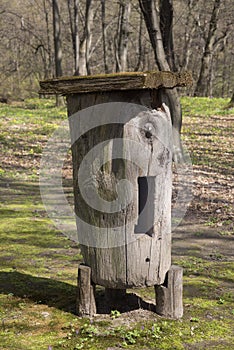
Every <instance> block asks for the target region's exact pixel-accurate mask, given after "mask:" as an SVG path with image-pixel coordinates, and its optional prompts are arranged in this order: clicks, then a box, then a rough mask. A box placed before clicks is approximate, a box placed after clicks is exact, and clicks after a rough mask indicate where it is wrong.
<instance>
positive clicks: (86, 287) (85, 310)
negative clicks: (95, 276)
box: [76, 265, 97, 316]
mask: <svg viewBox="0 0 234 350" xmlns="http://www.w3.org/2000/svg"><path fill="white" fill-rule="evenodd" d="M94 295H95V285H94V284H93V283H92V281H91V268H90V267H89V266H86V265H80V266H79V268H78V287H77V304H76V305H77V314H78V315H79V316H93V315H94V314H96V312H97V310H96V302H95V296H94Z"/></svg>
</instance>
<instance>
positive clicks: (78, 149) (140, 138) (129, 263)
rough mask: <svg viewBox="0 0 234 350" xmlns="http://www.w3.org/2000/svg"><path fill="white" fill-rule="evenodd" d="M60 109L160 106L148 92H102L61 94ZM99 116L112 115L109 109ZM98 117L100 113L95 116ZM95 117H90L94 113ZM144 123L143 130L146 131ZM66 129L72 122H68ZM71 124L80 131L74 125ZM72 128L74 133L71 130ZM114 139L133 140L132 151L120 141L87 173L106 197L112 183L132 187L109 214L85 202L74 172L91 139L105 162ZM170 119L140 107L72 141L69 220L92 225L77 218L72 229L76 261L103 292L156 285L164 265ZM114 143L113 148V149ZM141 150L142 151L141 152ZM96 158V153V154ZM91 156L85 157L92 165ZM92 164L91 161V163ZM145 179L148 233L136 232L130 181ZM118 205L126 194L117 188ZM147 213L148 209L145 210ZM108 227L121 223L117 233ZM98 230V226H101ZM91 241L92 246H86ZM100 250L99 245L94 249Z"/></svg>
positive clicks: (90, 146)
mask: <svg viewBox="0 0 234 350" xmlns="http://www.w3.org/2000/svg"><path fill="white" fill-rule="evenodd" d="M67 102H68V114H69V115H70V116H71V115H72V114H74V113H76V112H78V111H81V110H83V109H85V108H87V107H89V106H92V105H98V104H100V103H105V102H131V103H136V104H140V105H144V106H147V107H150V108H152V107H153V108H155V106H158V105H159V104H160V101H159V100H158V97H157V92H156V90H154V91H151V90H149V89H148V90H140V91H137V92H134V91H133V90H131V91H116V92H115V91H110V92H105V93H102V94H100V93H88V94H75V95H69V96H68V98H67ZM105 113H107V114H108V113H112V111H111V110H109V111H108V108H107V111H106V112H105ZM104 117H105V116H104V115H103V118H104ZM94 118H95V116H94ZM148 126H150V127H151V135H150V134H148V132H149V131H148V129H147V128H148ZM71 127H72V126H71ZM78 127H79V128H81V129H82V128H83V126H82V125H81V124H80V125H79V126H78ZM71 132H72V133H74V132H75V131H74V130H71ZM116 139H127V140H130V141H131V142H132V143H135V144H136V145H138V148H137V152H135V155H134V154H132V148H133V147H132V144H130V145H129V144H128V143H124V142H123V145H122V148H121V150H120V151H121V152H122V157H121V158H122V159H119V160H117V159H116V160H112V161H108V162H106V164H105V166H103V167H101V168H98V166H97V168H95V176H94V178H93V179H91V183H90V184H89V185H90V187H87V193H89V191H90V189H91V188H95V189H96V190H97V191H98V193H99V194H100V196H101V197H102V198H104V199H105V200H107V201H109V202H110V209H111V206H112V204H111V203H112V202H113V201H114V199H116V196H117V193H116V185H117V184H118V182H119V180H121V179H127V180H129V181H130V182H131V183H132V185H133V189H134V191H133V198H132V201H131V202H130V203H129V204H128V205H127V206H126V208H123V209H122V210H120V211H119V212H117V213H105V212H104V213H103V212H101V211H98V210H94V209H93V208H91V207H90V206H89V205H87V203H86V201H85V200H84V198H83V196H82V193H81V189H82V188H84V187H85V186H86V185H85V183H84V184H82V183H78V171H79V167H80V164H82V161H83V159H84V157H85V156H86V155H87V154H88V152H89V151H90V150H92V149H93V148H94V147H95V146H96V145H97V144H99V143H101V142H106V143H105V147H103V150H102V151H101V155H100V157H101V158H104V159H105V157H106V158H107V159H108V155H111V154H113V153H114V150H115V149H116V148H117V147H116V144H115V143H116V142H117V141H116ZM170 141H171V119H170V115H169V114H167V113H165V112H164V111H161V110H159V111H150V110H149V111H147V113H142V114H141V115H127V116H126V118H125V123H124V124H118V120H116V123H115V124H113V123H112V124H104V125H101V126H99V127H96V128H94V129H92V130H89V131H88V132H87V133H85V135H83V136H82V137H80V138H79V139H78V140H77V141H75V142H74V144H73V146H72V157H73V167H74V173H73V176H74V195H75V211H76V215H77V217H79V218H81V219H82V221H83V222H86V223H87V222H88V223H90V224H91V225H93V229H92V230H89V232H88V233H87V228H86V226H85V224H82V222H81V221H80V222H78V224H77V230H78V237H79V241H80V242H81V251H82V254H83V257H84V262H85V264H87V265H88V266H90V267H91V268H92V277H91V278H92V281H93V282H94V283H95V284H100V285H103V286H105V287H106V288H111V289H114V288H116V289H126V288H132V287H144V286H153V285H155V284H162V283H163V282H164V280H165V275H166V273H167V271H168V270H169V268H170V266H171V187H172V185H171V143H170ZM118 147H119V146H118ZM142 150H144V151H143V152H142ZM128 156H129V158H132V157H133V158H134V157H135V158H136V159H135V161H136V162H137V161H140V163H141V166H140V167H139V166H136V164H134V159H132V160H133V161H132V162H129V161H126V160H124V159H126V157H128ZM100 157H99V158H100ZM95 162H96V160H95V159H93V164H98V162H97V163H95ZM95 166H96V165H95ZM139 177H141V178H142V177H143V178H144V177H145V178H147V179H150V180H149V181H150V183H151V185H150V186H151V189H152V190H150V191H149V193H148V195H149V208H151V209H149V210H150V211H149V212H148V213H146V217H147V215H148V217H149V220H150V221H151V222H149V230H145V231H144V232H139V229H138V230H137V229H136V227H137V226H138V228H139V222H138V221H139V219H138V212H139V203H138V201H139V184H138V178H139ZM125 197H126V202H128V197H129V198H130V193H129V192H128V190H127V189H126V190H125ZM147 210H148V209H147ZM115 227H122V228H121V229H119V230H118V235H114V234H113V229H115ZM103 229H104V230H103ZM94 242H95V244H96V246H94V244H93V243H94ZM102 247H104V248H102Z"/></svg>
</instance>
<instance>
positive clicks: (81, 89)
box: [39, 71, 192, 95]
mask: <svg viewBox="0 0 234 350" xmlns="http://www.w3.org/2000/svg"><path fill="white" fill-rule="evenodd" d="M191 84H192V75H191V73H190V72H182V73H173V72H170V71H151V72H126V73H114V74H100V75H89V76H68V77H66V76H65V77H61V78H55V79H48V80H44V81H41V82H40V88H41V89H40V91H39V93H40V94H52V95H53V94H62V95H69V94H76V93H87V92H99V91H100V92H102V91H116V90H141V89H159V88H169V89H172V88H174V87H182V86H188V85H191Z"/></svg>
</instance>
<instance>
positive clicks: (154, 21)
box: [139, 0, 183, 162]
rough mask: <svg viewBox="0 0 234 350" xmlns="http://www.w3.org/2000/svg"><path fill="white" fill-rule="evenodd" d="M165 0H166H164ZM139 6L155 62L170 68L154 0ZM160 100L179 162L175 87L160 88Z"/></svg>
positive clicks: (178, 111)
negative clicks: (168, 113) (169, 120)
mask: <svg viewBox="0 0 234 350" xmlns="http://www.w3.org/2000/svg"><path fill="white" fill-rule="evenodd" d="M165 1H167V0H165ZM139 4H140V8H141V10H142V13H143V15H144V19H145V23H146V27H147V30H148V33H149V37H150V41H151V45H152V48H153V51H154V56H155V62H156V64H157V66H158V68H159V70H170V66H169V63H168V61H167V57H166V53H165V49H164V47H163V39H162V33H161V28H160V19H159V15H158V13H157V11H156V7H155V1H154V0H139ZM170 10H171V9H170ZM161 99H162V102H163V101H165V102H166V103H167V105H168V106H169V108H170V111H171V117H172V124H173V145H174V150H173V153H174V160H175V161H176V162H180V161H181V160H182V159H183V153H182V145H181V141H180V131H181V126H182V112H181V105H180V100H179V95H178V92H177V90H176V89H171V90H169V89H167V90H163V89H162V96H161Z"/></svg>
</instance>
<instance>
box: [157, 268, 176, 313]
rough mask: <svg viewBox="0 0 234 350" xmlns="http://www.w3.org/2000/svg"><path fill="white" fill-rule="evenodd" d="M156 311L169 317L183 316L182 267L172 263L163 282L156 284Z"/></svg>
mask: <svg viewBox="0 0 234 350" xmlns="http://www.w3.org/2000/svg"><path fill="white" fill-rule="evenodd" d="M154 288H155V294H156V313H157V314H159V315H161V316H165V317H171V318H181V317H182V316H183V268H182V267H179V266H174V265H172V266H171V268H170V270H169V271H168V272H167V275H166V279H165V282H164V284H162V285H156V286H155V287H154Z"/></svg>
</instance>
